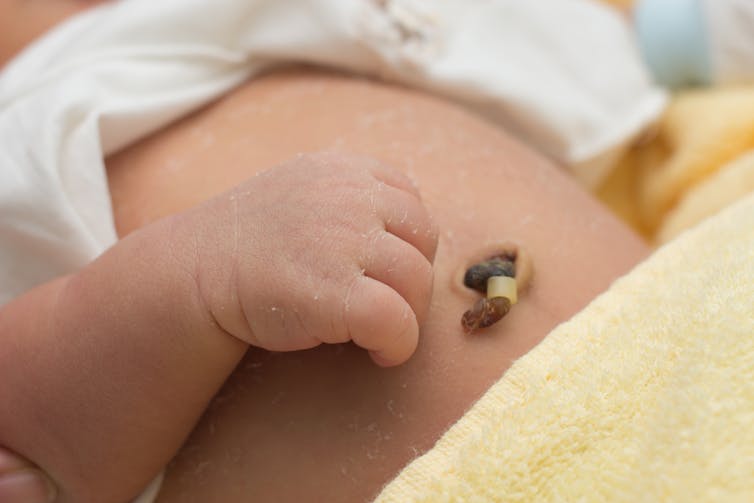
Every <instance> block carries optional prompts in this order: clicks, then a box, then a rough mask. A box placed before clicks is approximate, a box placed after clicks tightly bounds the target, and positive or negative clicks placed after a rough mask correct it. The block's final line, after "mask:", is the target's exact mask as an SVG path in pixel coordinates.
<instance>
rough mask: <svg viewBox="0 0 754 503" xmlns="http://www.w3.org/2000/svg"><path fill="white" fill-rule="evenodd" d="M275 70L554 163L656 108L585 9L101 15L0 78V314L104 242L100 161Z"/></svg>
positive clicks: (287, 9)
mask: <svg viewBox="0 0 754 503" xmlns="http://www.w3.org/2000/svg"><path fill="white" fill-rule="evenodd" d="M472 5H473V6H472ZM287 62H306V63H310V64H317V65H322V66H329V67H335V68H339V69H343V70H349V71H353V72H357V73H361V74H367V75H372V76H377V77H381V78H384V79H387V80H390V81H396V82H401V83H405V84H408V85H412V86H416V87H420V88H423V89H427V90H429V91H433V92H437V93H439V94H442V95H444V96H447V97H449V98H451V99H454V100H457V101H459V102H461V103H464V104H466V105H468V106H469V107H472V108H473V109H475V110H477V111H479V112H481V113H483V114H484V115H485V116H487V117H488V118H490V119H492V120H494V121H496V122H498V123H500V124H503V125H504V126H505V127H507V128H509V129H511V130H512V131H513V132H514V133H516V134H518V135H519V136H520V137H522V138H523V139H524V140H526V141H529V142H530V143H531V144H533V145H534V146H535V147H537V148H539V149H540V150H542V151H543V152H545V153H547V154H549V155H550V156H552V157H554V158H555V159H557V160H559V161H562V162H563V163H566V164H569V165H572V166H577V165H582V166H587V165H590V164H595V163H596V162H598V161H600V160H601V159H605V158H607V157H609V156H610V155H613V154H615V152H616V151H618V150H619V149H620V148H621V147H622V146H623V145H625V144H626V143H627V142H628V141H630V140H631V139H632V138H633V137H634V136H636V135H637V134H638V133H639V132H640V131H641V130H642V129H643V128H644V127H645V126H646V125H647V124H648V123H649V122H651V121H652V120H653V119H654V118H655V117H656V116H657V115H658V114H659V112H660V110H661V109H662V107H663V105H664V100H665V96H664V94H663V93H662V91H660V90H659V89H657V88H655V87H653V86H652V85H651V84H650V81H649V78H648V76H647V75H646V73H645V71H644V69H643V67H642V65H641V63H640V61H639V58H638V56H637V53H636V51H635V49H634V45H633V40H632V38H631V36H630V32H629V30H628V28H627V26H625V24H624V22H623V20H622V19H621V18H620V17H619V16H618V15H616V14H615V13H613V12H612V11H610V10H608V9H607V8H605V7H602V6H599V5H597V4H593V3H591V2H589V1H587V0H559V1H558V2H550V1H545V0H542V1H531V0H529V1H520V0H485V1H479V2H474V3H473V4H472V3H470V2H465V1H462V0H435V1H432V2H422V1H419V0H413V1H412V0H392V1H391V0H159V1H157V2H155V1H153V0H121V1H120V2H115V3H112V4H106V5H104V6H102V7H98V8H96V9H94V10H91V11H89V12H86V13H84V14H82V15H79V16H77V17H75V18H72V19H70V20H68V21H67V22H65V23H63V24H61V25H60V26H58V27H57V28H56V29H54V30H53V31H52V32H50V33H49V34H47V35H46V36H44V37H43V38H42V39H40V40H38V41H37V42H36V43H35V44H34V45H32V46H31V47H29V48H27V49H26V50H25V51H24V52H23V53H22V54H21V55H20V56H19V57H17V58H16V59H15V60H14V61H13V62H12V63H11V64H10V65H9V66H8V67H7V68H6V69H5V70H4V71H3V72H2V73H1V74H0V304H3V303H5V302H7V301H9V300H10V299H12V298H13V297H15V296H17V295H19V294H20V293H22V292H24V291H25V290H28V289H29V288H31V287H32V286H34V285H37V284H40V283H43V282H45V281H48V280H50V279H52V278H54V277H57V276H59V275H63V274H66V273H70V272H71V271H75V270H76V269H78V268H80V267H82V266H84V265H86V264H87V263H88V262H90V261H91V260H92V259H94V258H95V257H96V256H97V255H99V254H100V253H102V251H103V250H105V249H106V248H107V247H109V246H111V245H112V244H113V243H115V241H116V239H117V237H116V233H115V229H114V225H113V219H112V212H111V207H110V199H109V194H108V188H107V180H106V174H105V170H104V164H103V158H104V156H106V155H107V154H109V153H113V152H115V151H117V150H119V149H121V148H123V147H125V146H126V145H128V144H130V143H132V142H134V141H136V140H138V139H139V138H142V137H144V136H146V135H149V134H150V133H152V132H154V131H155V130H157V129H158V128H160V127H162V126H164V125H166V124H168V123H169V122H171V121H173V120H175V119H177V118H179V117H181V116H183V115H185V114H187V113H189V112H190V111H192V110H195V109H197V108H198V107H200V106H201V105H203V104H205V103H208V102H209V101H211V100H212V99H214V98H216V97H218V96H220V95H222V94H223V93H225V92H227V91H229V90H230V89H231V88H233V87H234V86H236V85H238V84H240V83H241V82H243V81H244V80H246V79H248V78H249V77H250V76H252V75H253V74H254V73H256V72H259V71H260V70H262V69H265V68H269V67H270V66H272V65H275V64H279V63H287ZM594 173H598V170H595V171H594Z"/></svg>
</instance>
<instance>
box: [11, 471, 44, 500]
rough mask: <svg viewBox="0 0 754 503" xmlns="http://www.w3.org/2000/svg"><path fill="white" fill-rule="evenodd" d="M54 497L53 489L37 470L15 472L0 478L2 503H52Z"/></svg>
mask: <svg viewBox="0 0 754 503" xmlns="http://www.w3.org/2000/svg"><path fill="white" fill-rule="evenodd" d="M55 496H56V491H55V487H54V486H53V484H52V483H51V482H50V480H49V479H48V478H47V477H45V476H44V475H43V474H42V473H41V472H40V471H39V470H28V469H27V470H17V471H15V472H10V473H5V474H3V475H2V476H0V501H2V502H3V503H52V502H53V501H55Z"/></svg>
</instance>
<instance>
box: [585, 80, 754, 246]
mask: <svg viewBox="0 0 754 503" xmlns="http://www.w3.org/2000/svg"><path fill="white" fill-rule="evenodd" d="M751 150H754V87H741V88H723V89H711V90H701V91H686V92H684V93H681V94H679V95H678V96H676V97H675V98H674V99H673V101H672V102H671V104H670V106H669V108H668V110H667V112H666V114H665V116H664V118H663V119H662V121H661V123H660V124H659V128H658V132H657V135H656V136H655V137H654V138H653V139H652V140H651V141H650V142H649V143H648V144H643V145H640V146H637V147H635V148H634V149H633V150H632V151H631V152H629V153H628V155H627V156H626V157H625V158H624V159H622V160H621V162H620V163H619V165H618V168H617V169H615V170H614V171H613V173H612V174H611V176H610V177H609V178H608V179H607V180H606V182H605V184H604V185H603V186H602V187H601V188H600V189H599V190H598V191H597V194H598V196H599V197H600V198H601V199H602V200H603V201H604V202H606V203H607V204H608V206H610V207H611V208H612V209H613V210H614V211H615V212H616V213H617V214H619V215H620V216H622V217H623V218H624V219H625V220H626V221H627V222H628V223H629V224H631V225H632V226H633V227H634V228H636V229H637V230H639V231H640V232H642V233H643V234H644V235H645V236H647V238H648V239H650V240H651V241H653V242H659V243H662V242H667V241H668V240H669V239H671V238H673V237H674V236H676V235H678V233H679V232H681V231H683V230H684V229H687V228H689V227H691V226H693V225H694V224H696V223H698V222H699V221H700V220H702V219H703V218H705V217H706V216H709V215H711V214H714V213H715V212H716V211H718V210H719V209H721V208H722V207H724V206H725V205H727V204H730V203H731V202H733V201H735V200H736V199H738V198H740V197H742V196H743V195H745V194H747V193H749V192H751V191H752V190H754V158H752V157H751V155H747V154H748V153H749V152H750V151H751Z"/></svg>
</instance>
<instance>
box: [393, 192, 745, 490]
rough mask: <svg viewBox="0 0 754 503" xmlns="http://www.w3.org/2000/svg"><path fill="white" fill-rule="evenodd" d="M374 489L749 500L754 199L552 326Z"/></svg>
mask: <svg viewBox="0 0 754 503" xmlns="http://www.w3.org/2000/svg"><path fill="white" fill-rule="evenodd" d="M378 501H379V502H381V503H387V502H406V501H427V502H443V501H448V502H450V501H470V502H473V501H626V502H634V501H653V502H654V501H726V502H729V501H754V197H749V198H747V199H745V200H744V201H742V202H740V203H738V204H737V205H735V206H733V207H731V208H729V209H727V210H724V211H723V212H722V213H721V214H719V215H717V216H716V217H714V218H712V219H710V220H708V221H707V222H705V223H703V224H701V225H700V226H698V227H696V228H695V229H693V230H692V231H689V232H687V233H685V234H684V235H682V236H681V237H679V238H677V239H676V240H674V241H673V242H671V243H670V244H668V245H666V246H665V247H663V248H661V249H659V250H658V251H657V252H655V254H654V255H653V256H652V257H650V258H649V259H648V260H647V261H646V262H644V263H643V264H641V265H640V266H638V267H637V268H636V269H635V270H634V271H633V272H631V273H630V274H628V275H627V276H625V277H623V278H621V279H620V280H618V281H617V282H616V283H615V284H614V285H613V286H612V287H611V288H610V290H609V291H608V292H606V293H605V294H603V295H601V296H600V297H598V298H597V299H596V300H594V301H593V302H592V303H591V304H590V305H589V306H588V307H587V308H586V309H585V310H584V311H582V312H581V313H579V314H578V315H576V316H575V317H574V318H573V319H571V320H570V321H568V322H566V323H564V324H562V325H561V326H559V327H558V328H556V329H555V330H554V331H553V332H552V333H551V334H550V335H549V336H548V337H547V338H546V339H545V340H544V341H543V342H542V343H541V344H540V345H539V346H537V347H536V348H534V349H533V350H532V351H531V352H530V353H528V354H527V355H525V356H524V357H522V358H521V359H520V360H518V361H517V362H516V363H515V364H514V365H513V367H511V369H510V370H509V371H508V372H507V373H506V374H505V375H504V376H503V378H502V379H501V380H500V381H498V383H497V384H495V385H494V386H493V387H492V388H491V389H490V390H489V391H488V392H487V393H486V395H485V396H484V397H482V398H481V399H480V400H479V401H478V402H477V403H476V404H475V405H474V406H473V408H472V409H471V410H470V411H469V412H468V413H467V414H466V415H465V416H464V417H463V418H462V419H461V420H460V421H459V422H458V423H456V424H455V425H454V426H453V427H452V428H451V429H450V430H449V431H448V432H447V433H446V434H445V435H444V436H443V437H442V439H441V440H440V441H439V442H438V443H437V445H436V446H435V447H434V448H433V449H432V450H431V451H430V452H428V453H427V454H425V455H424V456H422V457H420V458H418V459H417V460H415V461H414V462H413V463H411V464H410V465H409V466H408V467H407V468H406V469H405V470H404V471H403V472H402V473H401V474H400V476H399V477H397V478H396V479H395V480H394V481H393V482H391V483H390V484H389V485H388V486H387V487H386V488H385V489H384V491H383V492H382V494H381V495H380V496H379V498H378Z"/></svg>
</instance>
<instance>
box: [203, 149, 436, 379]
mask: <svg viewBox="0 0 754 503" xmlns="http://www.w3.org/2000/svg"><path fill="white" fill-rule="evenodd" d="M194 213H195V216H198V217H199V218H201V219H202V220H203V223H202V224H200V225H199V228H200V230H201V232H199V233H197V238H196V239H197V243H196V250H197V253H198V259H199V263H198V268H199V272H198V273H197V281H198V285H199V291H200V297H201V298H202V299H203V302H204V303H205V305H206V306H207V307H208V309H209V312H210V313H211V315H212V316H213V317H214V320H215V321H216V322H217V323H218V324H219V325H220V326H221V327H222V328H223V329H224V330H226V331H227V332H229V333H231V334H232V335H234V336H235V337H237V338H239V339H242V340H244V341H246V342H248V343H249V344H252V345H254V346H258V347H262V348H266V349H269V350H273V351H293V350H301V349H307V348H311V347H314V346H317V345H319V344H321V343H341V342H347V341H354V342H355V343H356V344H357V345H359V346H361V347H363V348H365V349H367V350H369V353H370V355H371V356H372V359H373V360H374V361H375V362H377V363H378V364H380V365H384V366H388V365H397V364H399V363H402V362H404V361H405V360H407V359H408V358H409V357H410V356H411V355H412V354H413V352H414V350H415V348H416V345H417V340H418V334H419V323H421V321H422V319H423V318H424V316H425V314H426V312H427V309H428V307H429V300H430V295H431V290H432V266H431V263H432V260H433V258H434V253H435V249H436V245H437V236H436V232H435V229H434V227H433V225H432V222H431V220H430V217H429V215H428V213H427V211H426V209H425V207H424V206H423V204H422V202H421V200H420V198H419V193H418V191H417V189H416V187H415V186H414V185H413V184H412V182H411V181H410V180H409V179H408V178H407V177H405V176H404V175H402V174H400V173H398V172H396V171H394V170H393V169H390V168H388V167H386V166H384V165H382V164H380V163H379V162H377V161H375V160H373V159H368V158H362V157H353V156H344V155H338V154H316V155H301V156H299V157H298V158H296V159H294V160H292V161H289V162H287V163H284V164H282V165H280V166H277V167H275V168H273V169H270V170H269V171H266V172H264V173H261V174H260V175H258V176H256V177H254V178H252V179H250V180H248V181H247V182H245V183H243V184H242V185H240V186H238V187H236V188H235V189H234V190H232V191H230V192H228V193H226V194H223V195H222V196H220V197H218V198H216V199H214V200H212V201H210V202H209V203H208V204H207V205H204V206H202V207H200V208H198V209H197V210H196V211H195V212H194Z"/></svg>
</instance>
